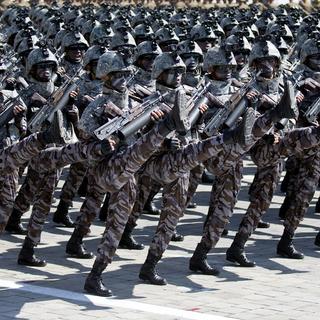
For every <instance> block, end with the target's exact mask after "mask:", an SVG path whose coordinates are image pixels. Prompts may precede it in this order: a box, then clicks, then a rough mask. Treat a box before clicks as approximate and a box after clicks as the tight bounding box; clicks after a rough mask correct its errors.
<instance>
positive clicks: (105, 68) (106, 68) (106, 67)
mask: <svg viewBox="0 0 320 320" xmlns="http://www.w3.org/2000/svg"><path fill="white" fill-rule="evenodd" d="M118 71H128V72H131V71H132V67H131V65H129V64H128V63H127V62H126V60H125V59H123V57H122V55H120V54H119V53H117V52H115V51H108V52H106V53H104V54H103V55H102V56H101V57H100V58H99V61H98V65H97V77H98V78H100V79H103V78H105V77H106V76H107V75H108V74H110V73H112V72H118Z"/></svg>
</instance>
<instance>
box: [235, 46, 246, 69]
mask: <svg viewBox="0 0 320 320" xmlns="http://www.w3.org/2000/svg"><path fill="white" fill-rule="evenodd" d="M234 57H235V59H236V61H237V65H238V66H239V67H243V66H244V65H245V64H246V63H247V62H248V57H249V54H248V53H247V52H245V51H240V50H239V51H235V52H234Z"/></svg>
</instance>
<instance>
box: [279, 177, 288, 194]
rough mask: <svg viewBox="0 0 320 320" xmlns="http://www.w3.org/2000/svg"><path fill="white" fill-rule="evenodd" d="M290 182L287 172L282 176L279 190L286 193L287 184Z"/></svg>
mask: <svg viewBox="0 0 320 320" xmlns="http://www.w3.org/2000/svg"><path fill="white" fill-rule="evenodd" d="M289 182H290V176H289V173H288V172H287V173H286V175H285V176H284V178H283V180H282V182H281V185H280V191H281V192H283V193H286V192H287V190H288V184H289Z"/></svg>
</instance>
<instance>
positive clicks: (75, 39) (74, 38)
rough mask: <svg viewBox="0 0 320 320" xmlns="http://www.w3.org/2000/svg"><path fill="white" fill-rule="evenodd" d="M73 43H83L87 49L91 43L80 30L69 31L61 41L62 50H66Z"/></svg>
mask: <svg viewBox="0 0 320 320" xmlns="http://www.w3.org/2000/svg"><path fill="white" fill-rule="evenodd" d="M73 45H83V46H84V47H85V48H86V50H87V49H88V48H89V44H88V42H87V40H86V39H85V38H84V36H83V35H82V34H81V33H80V32H78V31H68V32H67V33H66V34H65V35H64V37H63V38H62V41H61V50H62V52H65V50H66V49H67V48H68V47H70V46H73Z"/></svg>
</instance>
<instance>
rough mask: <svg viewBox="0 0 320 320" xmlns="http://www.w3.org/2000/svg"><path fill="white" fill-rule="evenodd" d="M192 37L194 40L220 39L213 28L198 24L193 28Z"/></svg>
mask: <svg viewBox="0 0 320 320" xmlns="http://www.w3.org/2000/svg"><path fill="white" fill-rule="evenodd" d="M190 36H191V39H192V40H195V41H197V40H201V39H217V38H218V37H217V36H216V34H215V33H214V32H213V30H212V28H211V27H210V26H209V25H206V24H205V25H200V24H196V25H195V26H193V27H192V29H191V31H190Z"/></svg>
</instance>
